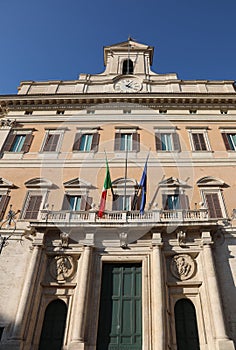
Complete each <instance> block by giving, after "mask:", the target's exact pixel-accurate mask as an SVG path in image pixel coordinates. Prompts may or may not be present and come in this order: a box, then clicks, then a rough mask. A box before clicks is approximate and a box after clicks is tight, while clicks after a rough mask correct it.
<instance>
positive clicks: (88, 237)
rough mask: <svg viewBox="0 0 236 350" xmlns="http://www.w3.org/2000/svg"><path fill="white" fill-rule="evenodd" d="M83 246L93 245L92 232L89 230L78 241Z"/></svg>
mask: <svg viewBox="0 0 236 350" xmlns="http://www.w3.org/2000/svg"><path fill="white" fill-rule="evenodd" d="M79 243H80V244H82V245H83V246H85V247H91V248H92V247H93V246H94V232H89V233H86V234H85V238H84V239H83V240H81V241H80V242H79Z"/></svg>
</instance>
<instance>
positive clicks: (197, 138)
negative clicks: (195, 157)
mask: <svg viewBox="0 0 236 350" xmlns="http://www.w3.org/2000/svg"><path fill="white" fill-rule="evenodd" d="M192 140H193V146H194V151H207V145H206V141H205V137H204V134H203V133H192Z"/></svg>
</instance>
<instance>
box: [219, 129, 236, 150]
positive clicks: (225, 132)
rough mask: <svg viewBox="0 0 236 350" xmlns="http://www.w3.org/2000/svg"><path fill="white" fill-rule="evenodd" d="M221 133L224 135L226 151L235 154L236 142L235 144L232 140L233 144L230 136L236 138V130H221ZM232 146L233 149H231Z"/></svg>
mask: <svg viewBox="0 0 236 350" xmlns="http://www.w3.org/2000/svg"><path fill="white" fill-rule="evenodd" d="M220 132H221V135H222V139H223V142H224V145H225V148H226V151H228V152H235V151H236V140H235V142H234V141H233V140H231V142H230V141H229V139H228V135H235V137H236V128H235V127H233V128H220ZM231 144H232V146H233V147H231Z"/></svg>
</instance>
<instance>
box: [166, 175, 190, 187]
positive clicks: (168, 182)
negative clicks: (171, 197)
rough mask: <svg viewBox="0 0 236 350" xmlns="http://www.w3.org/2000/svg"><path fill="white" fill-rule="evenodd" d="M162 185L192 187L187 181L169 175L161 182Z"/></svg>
mask: <svg viewBox="0 0 236 350" xmlns="http://www.w3.org/2000/svg"><path fill="white" fill-rule="evenodd" d="M159 186H160V187H185V188H186V187H190V186H189V185H188V184H187V183H186V182H185V181H182V180H180V179H178V178H176V177H173V176H171V177H168V179H164V180H162V181H160V182H159Z"/></svg>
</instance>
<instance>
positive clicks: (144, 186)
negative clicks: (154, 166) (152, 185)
mask: <svg viewBox="0 0 236 350" xmlns="http://www.w3.org/2000/svg"><path fill="white" fill-rule="evenodd" d="M139 186H140V188H141V191H142V192H141V204H140V213H141V214H144V208H145V205H146V194H147V160H146V163H145V166H144V169H143V174H142V177H141V181H140V184H139Z"/></svg>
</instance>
